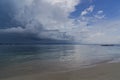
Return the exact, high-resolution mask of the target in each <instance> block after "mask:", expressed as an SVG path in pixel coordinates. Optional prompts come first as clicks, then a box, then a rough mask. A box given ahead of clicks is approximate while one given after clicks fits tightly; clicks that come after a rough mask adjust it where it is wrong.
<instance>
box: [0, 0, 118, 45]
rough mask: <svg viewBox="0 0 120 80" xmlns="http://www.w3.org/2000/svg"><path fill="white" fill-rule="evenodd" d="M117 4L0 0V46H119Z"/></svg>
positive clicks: (81, 0) (85, 0) (90, 0)
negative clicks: (60, 43)
mask: <svg viewBox="0 0 120 80" xmlns="http://www.w3.org/2000/svg"><path fill="white" fill-rule="evenodd" d="M119 30H120V1H119V0H116V1H114V0H0V42H36V41H40V40H44V39H47V40H53V42H54V40H59V41H62V40H69V41H74V42H79V43H83V44H120V31H119Z"/></svg>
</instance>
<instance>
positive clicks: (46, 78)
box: [0, 63, 120, 80]
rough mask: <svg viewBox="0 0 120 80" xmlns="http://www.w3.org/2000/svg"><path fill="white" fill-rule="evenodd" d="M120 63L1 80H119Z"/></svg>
mask: <svg viewBox="0 0 120 80" xmlns="http://www.w3.org/2000/svg"><path fill="white" fill-rule="evenodd" d="M119 79H120V63H107V64H98V65H97V66H94V67H90V68H84V69H79V70H73V71H68V72H54V73H43V74H41V73H40V74H39V73H36V74H30V75H24V76H19V75H18V76H16V77H9V78H6V79H0V80H119Z"/></svg>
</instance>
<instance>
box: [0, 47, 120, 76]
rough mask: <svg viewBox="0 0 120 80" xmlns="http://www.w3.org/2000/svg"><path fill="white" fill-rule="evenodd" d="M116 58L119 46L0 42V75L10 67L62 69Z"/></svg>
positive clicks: (117, 58) (20, 70) (119, 57)
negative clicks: (13, 43) (9, 43)
mask: <svg viewBox="0 0 120 80" xmlns="http://www.w3.org/2000/svg"><path fill="white" fill-rule="evenodd" d="M119 60H120V46H99V45H14V46H9V45H1V46H0V71H1V72H0V77H3V76H5V75H9V74H11V72H13V71H14V73H15V72H17V73H20V72H22V71H23V73H25V71H26V73H30V72H29V71H32V72H34V71H41V72H45V71H46V72H47V71H54V70H63V71H64V70H67V69H68V70H70V69H76V68H78V67H85V66H89V65H95V64H99V63H107V62H115V61H116V62H117V61H118V62H119ZM38 69H39V70H38ZM6 73H7V74H6Z"/></svg>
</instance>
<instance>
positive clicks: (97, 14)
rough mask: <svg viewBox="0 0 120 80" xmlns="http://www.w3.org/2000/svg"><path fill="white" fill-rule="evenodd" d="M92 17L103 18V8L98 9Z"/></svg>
mask: <svg viewBox="0 0 120 80" xmlns="http://www.w3.org/2000/svg"><path fill="white" fill-rule="evenodd" d="M94 17H95V18H97V19H103V18H105V14H104V11H103V10H99V11H98V12H97V13H96V14H95V15H94Z"/></svg>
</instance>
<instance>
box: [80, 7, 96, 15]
mask: <svg viewBox="0 0 120 80" xmlns="http://www.w3.org/2000/svg"><path fill="white" fill-rule="evenodd" d="M94 7H95V6H94V5H91V6H89V7H88V8H86V9H85V10H84V11H82V12H81V16H85V15H87V14H89V13H91V12H93V10H94Z"/></svg>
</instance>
